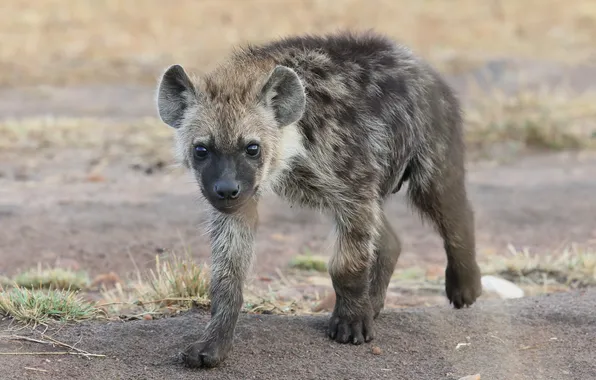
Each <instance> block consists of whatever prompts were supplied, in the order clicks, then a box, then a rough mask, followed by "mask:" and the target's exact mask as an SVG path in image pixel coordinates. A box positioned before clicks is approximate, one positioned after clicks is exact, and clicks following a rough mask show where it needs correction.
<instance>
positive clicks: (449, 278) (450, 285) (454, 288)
mask: <svg viewBox="0 0 596 380" xmlns="http://www.w3.org/2000/svg"><path fill="white" fill-rule="evenodd" d="M445 290H446V292H447V298H448V299H449V303H451V304H453V306H454V307H455V308H456V309H461V308H462V307H464V306H470V305H472V304H473V303H474V302H475V301H476V299H477V298H478V297H479V296H480V294H482V283H481V281H480V268H479V267H478V265H477V264H476V263H473V265H471V266H459V267H456V266H455V265H447V269H446V270H445Z"/></svg>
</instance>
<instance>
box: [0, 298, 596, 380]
mask: <svg viewBox="0 0 596 380" xmlns="http://www.w3.org/2000/svg"><path fill="white" fill-rule="evenodd" d="M594 308H596V291H595V290H594V289H592V290H589V291H585V292H572V293H563V294H556V295H550V296H545V297H538V298H533V297H527V298H523V299H519V300H512V301H482V302H480V303H478V304H476V305H474V306H473V307H471V308H469V309H462V310H458V311H456V310H453V309H451V308H448V307H444V306H435V307H428V308H410V309H407V310H404V309H402V310H400V311H386V312H383V313H382V314H381V316H380V317H379V319H378V320H377V323H376V328H377V331H378V337H377V338H376V339H375V340H373V341H372V342H371V343H370V344H365V345H361V346H357V347H356V346H351V345H340V344H337V343H335V342H332V341H330V340H329V339H328V338H327V337H326V335H325V326H326V322H327V316H311V317H288V316H272V315H250V314H244V315H242V316H241V318H240V321H239V324H238V330H237V334H236V340H235V346H234V348H233V350H232V352H231V354H230V356H229V357H228V360H227V361H225V362H224V363H223V364H222V366H221V367H219V368H217V369H212V370H207V371H204V370H203V371H197V370H191V369H187V368H185V367H184V366H182V365H181V364H180V363H179V361H178V356H177V354H178V352H179V351H180V348H181V347H184V346H185V345H186V344H189V343H191V342H193V340H194V339H196V338H197V336H198V333H199V332H200V331H201V330H200V329H202V328H203V326H204V325H205V323H206V321H207V320H208V317H207V316H206V315H204V314H203V313H197V312H189V313H184V314H182V315H180V316H178V317H175V318H166V319H161V320H153V321H135V322H126V323H124V322H116V323H102V322H95V323H87V322H86V323H82V324H77V325H75V326H70V327H67V328H64V329H60V330H58V331H54V330H53V331H49V332H47V333H48V334H50V335H51V336H52V337H53V338H55V339H57V340H59V341H61V342H64V343H67V344H74V343H76V346H77V348H79V349H82V350H85V351H87V352H89V353H93V354H102V355H106V357H104V358H91V359H86V358H80V357H72V356H71V357H65V356H49V355H48V356H41V355H37V356H26V355H21V356H14V357H10V358H7V357H0V369H1V370H2V373H4V374H5V375H7V376H8V377H4V378H6V379H14V380H21V379H48V380H57V379H66V378H69V379H81V378H86V379H166V378H167V379H280V380H281V379H363V378H366V379H396V380H397V379H404V380H414V379H415V380H440V379H446V380H448V379H455V380H457V379H460V378H461V377H463V376H468V375H474V374H480V375H481V378H482V379H487V380H566V379H570V380H571V379H573V380H575V379H594V378H596V375H595V374H596V362H595V361H594V341H595V338H596V314H595V313H594V312H593V311H594ZM6 328H7V323H0V329H2V330H3V331H6ZM14 333H15V334H19V335H23V334H25V335H26V336H29V337H34V338H39V334H35V335H33V334H31V333H29V332H25V333H23V332H22V331H16V332H14ZM115 342H118V343H117V344H115ZM374 346H377V347H379V348H380V349H381V353H380V355H374V354H373V353H372V352H371V349H372V347H374ZM57 350H60V348H51V347H49V346H43V345H40V344H37V343H30V342H26V341H6V340H1V339H0V351H2V352H39V351H46V352H47V351H57ZM257 363H258V364H257ZM40 371H44V372H40Z"/></svg>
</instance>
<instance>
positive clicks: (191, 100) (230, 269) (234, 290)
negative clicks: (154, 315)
mask: <svg viewBox="0 0 596 380" xmlns="http://www.w3.org/2000/svg"><path fill="white" fill-rule="evenodd" d="M157 93H158V95H157V109H158V112H159V115H160V117H161V119H162V120H163V122H164V123H165V124H167V125H169V126H171V127H173V128H174V129H175V138H176V146H177V154H178V159H179V161H180V163H181V164H182V165H183V166H185V167H186V168H187V169H188V170H190V171H191V172H192V173H193V174H194V176H195V178H196V181H197V182H198V184H199V187H200V190H201V193H202V196H203V197H204V198H205V199H206V201H207V202H206V204H207V205H208V207H209V209H210V220H209V222H210V223H209V233H210V238H211V248H212V279H211V289H210V292H211V300H212V306H211V320H210V322H209V324H208V325H207V327H206V329H205V331H204V333H203V335H202V337H201V339H200V340H199V341H197V342H195V343H193V344H191V345H190V346H189V347H188V348H187V349H186V351H185V353H184V358H185V361H186V363H187V364H188V365H190V366H195V367H213V366H216V365H217V364H219V363H220V362H221V361H222V360H224V359H225V358H226V356H227V355H228V353H229V350H230V348H231V346H232V340H233V339H232V337H233V334H234V329H235V326H236V322H237V319H238V315H239V312H240V308H241V305H242V302H243V295H242V288H243V283H244V281H245V278H246V275H247V271H248V268H249V266H250V264H251V260H252V259H253V256H254V254H255V251H254V248H253V242H254V238H255V233H256V231H257V224H258V216H257V204H258V202H259V199H260V198H261V197H262V196H263V195H264V194H265V193H267V192H273V193H276V194H278V195H279V196H281V197H282V198H284V199H286V200H288V201H289V202H292V203H294V204H298V205H301V206H305V207H310V208H314V209H318V210H321V211H323V212H326V213H329V214H330V215H331V216H332V217H333V221H334V226H335V232H336V236H337V238H336V247H335V253H334V255H333V257H332V258H331V260H330V262H329V273H330V276H331V279H332V281H333V287H334V289H335V292H336V295H337V301H336V304H335V307H334V310H333V313H332V314H331V318H330V320H329V326H328V335H329V337H330V338H331V339H333V340H335V341H337V342H340V343H346V342H351V343H353V344H361V343H363V342H369V341H370V340H371V339H373V336H374V329H373V324H374V323H373V320H374V319H375V318H376V317H377V316H378V315H379V312H380V311H381V309H382V308H383V306H384V299H385V293H386V290H387V286H388V284H389V280H390V277H391V275H392V273H393V271H394V268H395V265H396V262H397V259H398V256H399V254H400V242H399V239H398V238H397V236H396V234H395V233H394V232H393V230H392V227H391V226H390V224H389V222H388V221H387V218H386V216H385V214H384V211H383V205H384V203H385V201H386V200H387V199H388V198H389V197H390V196H391V195H392V194H394V193H396V192H397V191H399V190H400V188H401V187H402V185H403V184H404V183H407V184H408V186H407V190H404V191H407V196H408V199H409V201H410V202H411V204H412V205H413V206H414V209H415V210H417V211H419V212H420V214H421V215H422V216H423V217H426V218H428V219H429V220H431V221H432V222H433V224H434V226H435V227H436V229H437V231H438V233H439V234H440V235H441V237H442V239H443V241H444V247H445V251H446V254H447V268H446V293H447V297H448V298H449V301H450V302H451V303H452V304H453V305H454V307H455V308H458V309H459V308H461V307H463V306H466V305H471V304H473V303H474V301H475V300H476V298H477V297H478V296H479V295H480V293H481V284H480V270H479V268H478V265H477V262H476V258H475V238H474V222H473V211H472V208H471V206H470V203H469V201H468V198H467V195H466V188H465V185H464V177H465V171H464V143H463V141H462V140H463V139H462V116H461V112H460V105H459V102H458V100H457V98H456V96H455V95H454V93H453V91H452V90H451V89H450V88H449V87H448V85H447V84H446V82H445V81H444V80H443V79H442V78H441V77H440V76H439V74H438V73H437V72H436V71H435V70H434V69H433V68H431V67H430V66H429V65H428V64H427V63H425V62H424V61H422V60H421V59H420V58H418V57H417V56H415V55H414V54H413V53H412V52H411V51H410V50H409V49H408V48H406V47H404V46H401V45H399V44H397V43H395V42H393V41H391V40H390V39H388V38H387V37H384V36H382V35H378V34H376V33H373V32H367V33H335V34H330V35H323V36H297V37H291V38H284V39H280V40H278V41H274V42H271V43H267V44H264V45H248V46H243V47H241V48H238V49H237V50H235V52H234V53H233V54H232V55H231V57H230V58H229V59H228V60H226V61H225V62H223V63H222V64H221V65H219V66H218V67H217V68H216V69H214V70H213V71H212V72H210V73H208V74H207V75H205V76H204V77H202V78H201V79H200V80H191V78H190V77H189V76H188V75H187V73H186V72H185V70H184V69H183V68H182V67H181V66H180V65H173V66H170V67H169V68H168V69H167V70H166V71H165V73H164V74H163V76H162V77H161V79H160V83H159V86H158V91H157Z"/></svg>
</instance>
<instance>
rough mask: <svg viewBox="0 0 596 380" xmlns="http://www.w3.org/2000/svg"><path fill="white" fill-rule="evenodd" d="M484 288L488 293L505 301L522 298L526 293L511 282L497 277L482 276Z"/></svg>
mask: <svg viewBox="0 0 596 380" xmlns="http://www.w3.org/2000/svg"><path fill="white" fill-rule="evenodd" d="M481 280H482V288H483V290H485V291H487V292H493V293H496V294H498V295H499V297H501V298H503V299H509V298H521V297H523V296H524V291H523V289H521V288H520V287H519V286H517V285H515V284H514V283H512V282H511V281H507V280H505V279H502V278H500V277H496V276H482V279H481Z"/></svg>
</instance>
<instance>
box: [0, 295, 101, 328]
mask: <svg viewBox="0 0 596 380" xmlns="http://www.w3.org/2000/svg"><path fill="white" fill-rule="evenodd" d="M0 314H4V315H7V316H9V317H11V318H14V319H15V320H17V321H19V322H23V323H26V324H29V323H31V324H34V325H37V324H47V323H49V322H51V321H60V322H70V321H82V320H86V319H92V318H95V317H97V316H98V315H99V309H97V308H96V307H95V306H94V305H92V304H91V303H89V302H87V301H85V300H83V298H82V297H80V295H79V294H78V293H76V292H73V291H69V290H56V289H53V290H40V289H34V290H31V289H27V288H23V287H20V286H15V287H11V288H7V289H3V290H1V291H0Z"/></svg>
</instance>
